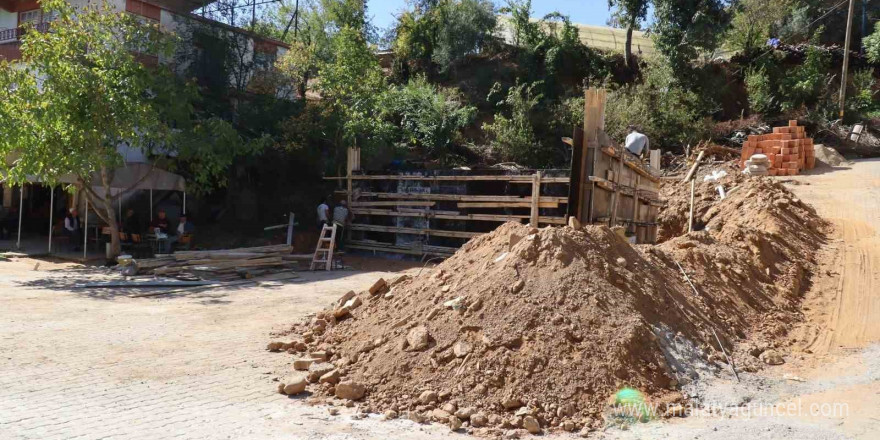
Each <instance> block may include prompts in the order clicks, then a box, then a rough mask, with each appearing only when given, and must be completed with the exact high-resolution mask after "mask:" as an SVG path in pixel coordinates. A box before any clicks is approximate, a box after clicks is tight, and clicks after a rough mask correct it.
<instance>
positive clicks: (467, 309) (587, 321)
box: [269, 176, 823, 434]
mask: <svg viewBox="0 0 880 440" xmlns="http://www.w3.org/2000/svg"><path fill="white" fill-rule="evenodd" d="M730 179H731V181H733V182H735V186H736V187H738V189H737V190H735V191H733V192H729V196H728V197H727V198H726V199H725V200H723V201H720V200H717V199H713V194H714V184H713V185H711V186H712V188H709V189H707V188H704V186H706V185H709V184H706V185H703V184H702V183H701V184H700V185H698V187H699V192H698V194H699V201H700V203H699V205H698V206H700V208H699V209H698V211H697V212H698V216H699V218H701V219H702V221H703V222H704V228H703V230H702V231H698V232H693V233H691V234H686V235H685V236H682V237H677V238H672V239H669V240H667V241H666V242H665V243H663V244H661V245H657V246H651V245H638V246H631V245H629V244H628V243H626V241H625V240H624V239H622V238H621V237H619V236H618V235H616V234H614V233H613V232H611V231H610V230H609V229H608V228H607V227H604V226H588V227H584V228H582V229H573V228H571V227H548V228H543V229H535V228H531V227H529V226H524V225H521V224H517V223H508V224H505V225H502V226H501V227H499V228H498V229H496V230H495V231H493V232H491V233H488V234H485V235H482V236H479V237H476V238H474V239H472V240H471V241H470V242H468V243H467V244H466V245H465V246H464V247H462V248H461V249H460V250H459V251H458V252H457V253H456V254H455V255H454V256H452V257H451V258H449V259H448V260H446V261H445V262H443V263H442V264H440V265H438V266H437V267H435V268H433V269H426V270H424V271H423V272H421V273H420V274H419V275H417V276H416V277H413V278H410V277H407V276H404V277H401V278H399V279H395V280H392V281H391V282H389V283H385V282H384V280H380V281H379V282H377V284H376V285H374V286H373V287H371V288H370V289H369V290H367V291H364V292H360V293H354V292H350V293H349V294H346V295H345V296H343V297H342V298H340V300H339V301H338V302H337V303H334V304H333V305H331V306H330V307H328V308H327V309H326V310H325V311H323V312H321V313H318V314H317V315H316V316H313V317H310V318H309V319H308V320H307V321H305V322H303V323H301V324H297V325H295V326H294V327H293V328H292V329H291V332H290V337H291V338H292V341H291V342H286V343H283V344H282V343H273V344H270V347H269V348H270V349H271V350H287V351H288V352H290V353H293V354H295V357H296V358H297V359H296V361H295V362H294V366H295V367H296V368H297V369H300V370H303V371H302V372H296V371H291V373H290V375H289V377H284V378H281V382H282V386H280V387H279V391H281V392H284V393H285V394H296V393H298V392H302V391H303V390H305V389H308V390H309V391H311V392H312V393H313V394H314V395H315V397H316V398H318V399H321V400H330V401H332V400H333V399H335V398H340V399H346V400H349V401H351V400H357V401H363V402H364V408H366V409H368V410H370V411H376V412H383V413H385V414H386V416H388V417H395V416H404V415H406V416H408V417H410V418H411V419H414V420H418V421H422V420H432V421H437V422H441V423H448V424H450V425H451V426H452V428H453V429H458V428H461V427H463V428H466V429H468V430H469V432H476V433H480V434H489V433H491V432H495V430H500V429H514V428H518V429H526V430H528V431H530V432H539V431H540V430H542V429H545V428H553V429H564V430H569V431H570V430H575V429H590V428H591V427H596V426H598V425H601V424H602V422H601V421H600V420H599V417H600V416H601V415H602V413H603V411H604V410H605V409H606V402H607V401H608V398H609V397H610V396H612V395H613V394H614V393H615V392H617V391H619V390H620V389H622V388H624V387H632V388H636V389H638V390H640V391H642V392H644V393H646V394H647V395H648V396H651V397H652V398H655V399H662V400H665V401H675V400H677V399H680V398H681V395H680V394H678V393H677V392H676V390H677V389H679V387H680V386H681V385H683V384H686V383H687V382H688V381H690V380H692V379H694V378H695V374H696V370H697V369H698V368H697V366H700V365H704V366H707V368H708V371H721V369H722V368H725V369H726V368H727V367H726V366H725V365H723V364H722V363H721V362H726V361H725V359H724V357H723V356H722V354H721V351H720V347H718V344H717V342H716V339H715V332H714V331H713V330H715V331H717V334H718V337H719V338H720V339H721V340H722V341H723V343H724V344H725V346H726V349H727V350H728V351H730V350H731V348H733V347H737V349H736V351H735V353H736V355H735V356H736V363H737V364H739V365H738V366H740V367H741V366H742V365H744V366H745V367H744V368H746V369H753V368H757V366H759V365H761V363H760V362H754V361H756V360H757V356H759V355H760V356H764V357H765V358H766V357H768V356H766V355H767V354H768V353H770V352H773V354H774V355H776V354H778V353H776V352H775V351H774V350H780V349H781V348H782V345H781V344H780V343H779V337H780V336H781V334H783V333H784V332H783V331H782V330H780V328H781V329H785V328H787V325H788V323H790V322H791V321H792V320H793V319H796V307H795V305H796V304H797V302H798V301H799V294H800V291H801V287H802V285H803V283H805V282H806V281H807V280H808V272H809V270H810V268H811V264H812V263H811V258H812V255H813V252H814V250H815V247H816V244H817V243H818V242H820V241H821V239H822V237H823V235H822V232H821V228H822V226H823V223H822V222H821V220H819V218H818V217H817V216H816V215H815V212H813V211H812V210H811V209H810V208H809V207H807V206H805V205H803V204H802V203H801V202H799V201H797V200H796V199H794V198H793V197H792V196H791V195H790V193H788V192H787V191H786V190H785V189H784V188H782V187H781V186H780V185H778V184H776V183H774V182H772V181H770V180H769V179H756V178H751V179H743V178H741V177H738V176H731V177H730ZM677 185H678V186H679V187H680V188H681V189H680V190H670V189H668V188H666V189H664V192H665V193H666V195H667V197H669V198H670V207H669V208H668V210H669V209H672V210H680V208H681V203H680V201H679V200H678V198H679V197H688V198H689V191H688V190H689V186H687V185H685V184H680V183H678V184H677ZM729 189H730V188H728V190H729ZM679 193H681V194H679ZM685 193H687V194H685ZM685 211H686V207H685ZM667 214H669V213H668V212H667V213H664V215H667ZM680 214H681V213H677V214H676V215H680ZM685 215H686V214H685ZM668 217H669V218H672V217H674V216H672V215H671V214H670V215H668ZM677 227H679V228H680V226H677ZM679 264H680V265H681V269H683V270H684V271H685V272H686V273H687V275H688V279H689V280H690V281H691V282H693V285H694V287H695V288H696V290H697V292H696V293H695V292H694V288H692V287H691V285H690V284H689V283H688V282H687V281H686V280H685V278H684V277H683V275H682V273H681V269H680V268H679ZM765 352H766V353H765ZM776 359H777V357H775V356H774V357H773V359H772V360H773V361H774V362H775V360H776ZM762 360H763V358H762ZM765 362H766V363H772V362H768V361H765ZM741 368H742V367H741ZM462 425H463V426H462Z"/></svg>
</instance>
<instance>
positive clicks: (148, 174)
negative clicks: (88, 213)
mask: <svg viewBox="0 0 880 440" xmlns="http://www.w3.org/2000/svg"><path fill="white" fill-rule="evenodd" d="M3 180H4V179H3V176H2V174H0V182H2V181H3ZM100 181H101V178H100V176H98V175H94V176H92V182H100ZM28 182H31V183H42V182H41V181H40V179H37V178H36V177H35V176H28ZM58 183H66V184H76V183H77V179H76V176H73V175H68V174H65V175H63V176H61V177H59V178H58ZM110 187H111V188H113V189H122V190H127V189H143V190H148V189H153V190H156V191H181V192H183V191H186V179H184V178H183V176H180V175H177V174H174V173H172V172H170V171H165V170H163V169H159V168H156V167H153V166H152V165H150V164H146V163H130V164H127V165H126V166H124V167H120V168H117V169H116V171H115V172H114V175H113V180H112V181H111V182H110ZM100 188H103V185H101V184H97V185H92V189H94V190H95V191H96V192H98V190H99V189H100Z"/></svg>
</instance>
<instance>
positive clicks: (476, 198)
mask: <svg viewBox="0 0 880 440" xmlns="http://www.w3.org/2000/svg"><path fill="white" fill-rule="evenodd" d="M542 180H543V179H542ZM336 193H337V194H345V191H336ZM355 195H357V196H359V197H378V198H380V199H413V200H448V201H454V202H531V201H532V198H531V196H491V195H471V194H424V193H385V192H367V191H355ZM567 200H568V197H553V196H541V199H540V201H541V202H556V203H566V201H567Z"/></svg>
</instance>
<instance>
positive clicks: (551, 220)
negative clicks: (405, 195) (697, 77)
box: [352, 209, 565, 225]
mask: <svg viewBox="0 0 880 440" xmlns="http://www.w3.org/2000/svg"><path fill="white" fill-rule="evenodd" d="M352 213H354V214H358V215H385V216H391V217H425V218H437V219H444V220H478V221H492V222H507V221H520V220H523V219H527V218H529V216H528V215H507V214H460V215H445V214H433V213H432V212H431V211H427V212H424V213H417V212H399V211H391V210H384V209H352ZM538 221H539V222H540V223H547V224H553V225H564V224H565V217H550V216H546V217H545V216H541V217H539V219H538Z"/></svg>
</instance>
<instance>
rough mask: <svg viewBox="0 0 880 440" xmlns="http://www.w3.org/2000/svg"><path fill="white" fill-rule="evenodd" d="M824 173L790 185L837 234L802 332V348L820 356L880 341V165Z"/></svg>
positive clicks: (865, 163)
mask: <svg viewBox="0 0 880 440" xmlns="http://www.w3.org/2000/svg"><path fill="white" fill-rule="evenodd" d="M822 170H825V171H826V172H824V173H822V174H817V175H811V176H799V177H797V178H795V179H793V182H794V183H799V184H798V185H790V188H791V189H792V191H794V193H795V194H797V195H798V196H800V197H801V198H802V199H803V200H805V201H807V202H809V203H810V204H812V205H813V206H815V207H816V209H817V211H818V212H819V214H820V215H822V216H823V217H825V218H826V219H828V220H830V221H831V222H832V223H833V224H834V229H835V232H834V235H833V236H832V242H831V243H829V245H828V246H827V247H826V249H825V250H824V251H823V254H824V260H825V261H824V263H825V267H823V271H824V273H822V274H821V275H822V276H821V277H820V278H818V279H817V282H816V284H815V285H814V286H813V288H812V289H811V290H810V292H809V293H808V294H807V296H806V298H805V302H804V312H805V314H806V316H807V322H806V324H805V325H804V326H803V327H802V328H801V329H799V333H798V338H799V339H800V340H801V341H800V347H801V348H802V349H804V350H808V351H811V352H814V353H819V354H822V353H828V352H833V351H839V350H847V349H856V348H861V347H865V346H866V345H867V344H870V343H872V342H876V341H880V235H878V234H880V161H878V160H869V161H859V162H855V163H853V164H850V165H849V166H848V169H837V170H834V171H831V170H830V169H828V168H824V169H819V171H822Z"/></svg>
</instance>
